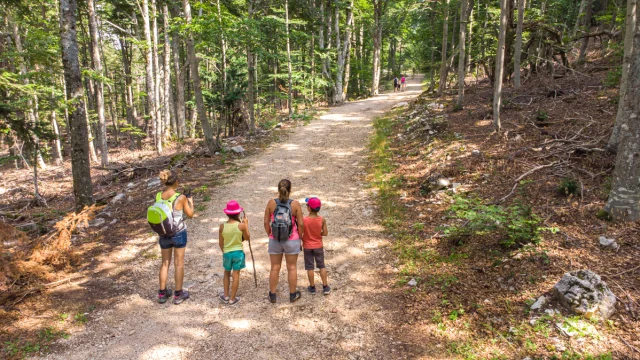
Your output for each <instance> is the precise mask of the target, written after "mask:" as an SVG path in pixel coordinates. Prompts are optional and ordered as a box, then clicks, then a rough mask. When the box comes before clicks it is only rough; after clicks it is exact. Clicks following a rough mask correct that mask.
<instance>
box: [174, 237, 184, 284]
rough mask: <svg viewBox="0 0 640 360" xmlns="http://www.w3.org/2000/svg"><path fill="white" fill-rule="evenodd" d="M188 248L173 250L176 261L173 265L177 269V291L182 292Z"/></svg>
mask: <svg viewBox="0 0 640 360" xmlns="http://www.w3.org/2000/svg"><path fill="white" fill-rule="evenodd" d="M186 249H187V248H186V247H183V248H182V249H175V248H174V249H173V254H174V256H175V259H174V260H173V265H174V266H175V268H176V291H180V290H182V281H183V280H184V251H185V250H186Z"/></svg>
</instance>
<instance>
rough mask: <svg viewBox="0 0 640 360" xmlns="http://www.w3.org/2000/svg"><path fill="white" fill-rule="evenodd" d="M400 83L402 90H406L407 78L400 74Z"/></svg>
mask: <svg viewBox="0 0 640 360" xmlns="http://www.w3.org/2000/svg"><path fill="white" fill-rule="evenodd" d="M400 83H401V84H402V91H406V90H407V79H406V78H405V77H404V75H402V78H401V79H400Z"/></svg>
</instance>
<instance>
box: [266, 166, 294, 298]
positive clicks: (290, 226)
mask: <svg viewBox="0 0 640 360" xmlns="http://www.w3.org/2000/svg"><path fill="white" fill-rule="evenodd" d="M289 195H291V181H289V180H287V179H282V180H280V182H279V183H278V197H277V198H275V199H271V200H269V203H267V208H266V209H265V210H264V230H265V231H266V232H267V235H268V236H269V258H270V259H271V271H270V273H269V301H271V303H275V302H276V288H277V287H278V280H279V278H280V267H281V266H282V254H284V258H285V260H286V263H287V273H288V279H289V301H291V302H294V301H297V300H298V299H300V291H297V290H296V285H297V280H298V272H297V268H296V263H297V262H298V254H299V253H300V250H301V249H302V243H301V240H300V239H302V235H303V234H304V222H303V219H304V214H303V213H302V207H301V206H300V202H298V201H296V200H291V199H289Z"/></svg>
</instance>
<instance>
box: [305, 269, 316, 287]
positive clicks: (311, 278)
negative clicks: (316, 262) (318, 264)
mask: <svg viewBox="0 0 640 360" xmlns="http://www.w3.org/2000/svg"><path fill="white" fill-rule="evenodd" d="M307 277H309V286H315V284H316V283H315V274H314V273H313V270H307Z"/></svg>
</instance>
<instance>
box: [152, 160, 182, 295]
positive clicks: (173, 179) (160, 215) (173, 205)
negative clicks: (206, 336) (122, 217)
mask: <svg viewBox="0 0 640 360" xmlns="http://www.w3.org/2000/svg"><path fill="white" fill-rule="evenodd" d="M160 181H162V183H163V184H164V186H165V188H164V190H163V191H161V192H159V193H158V194H156V202H155V204H153V205H152V206H151V207H149V209H148V211H147V220H148V221H149V224H150V225H151V228H152V229H153V230H154V231H155V232H156V233H158V235H159V241H158V242H159V244H160V250H161V252H162V265H161V266H160V290H158V302H159V303H160V304H164V303H165V302H167V300H168V299H169V297H170V296H171V289H167V288H166V285H167V278H168V277H169V265H171V256H172V255H173V258H174V259H173V264H174V266H175V285H176V289H175V291H174V293H173V303H174V304H176V305H178V304H180V303H182V302H183V301H184V300H186V299H188V298H189V292H188V291H187V290H182V281H183V280H184V252H185V249H186V247H187V225H186V224H185V223H184V217H185V216H187V217H188V218H192V217H193V199H192V198H191V196H190V195H189V194H186V195H185V194H180V193H178V192H177V191H176V189H177V188H178V183H179V181H178V174H177V173H176V172H175V171H173V170H163V171H161V172H160Z"/></svg>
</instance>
